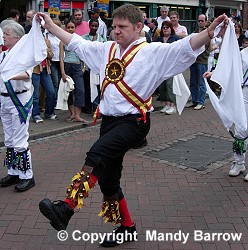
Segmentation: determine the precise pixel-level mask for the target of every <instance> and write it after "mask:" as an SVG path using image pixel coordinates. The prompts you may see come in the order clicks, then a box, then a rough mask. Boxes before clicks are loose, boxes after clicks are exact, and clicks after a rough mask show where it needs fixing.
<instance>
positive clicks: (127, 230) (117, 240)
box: [101, 224, 138, 247]
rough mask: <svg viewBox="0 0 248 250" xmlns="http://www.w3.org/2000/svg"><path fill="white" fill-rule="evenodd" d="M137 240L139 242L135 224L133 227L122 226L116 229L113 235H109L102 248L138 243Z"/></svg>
mask: <svg viewBox="0 0 248 250" xmlns="http://www.w3.org/2000/svg"><path fill="white" fill-rule="evenodd" d="M117 235H118V236H117ZM120 235H122V236H120ZM137 240H138V234H137V231H136V226H135V224H134V225H133V226H131V227H125V226H122V225H121V226H119V227H117V228H115V229H114V230H113V232H112V234H111V235H108V236H106V237H105V238H104V240H103V242H102V243H101V246H103V247H115V246H118V245H120V244H122V243H124V242H130V241H137Z"/></svg>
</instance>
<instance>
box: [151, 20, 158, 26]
mask: <svg viewBox="0 0 248 250" xmlns="http://www.w3.org/2000/svg"><path fill="white" fill-rule="evenodd" d="M151 21H152V23H154V24H155V26H156V27H158V21H157V20H156V19H155V18H152V19H151Z"/></svg>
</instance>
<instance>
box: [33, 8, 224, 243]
mask: <svg viewBox="0 0 248 250" xmlns="http://www.w3.org/2000/svg"><path fill="white" fill-rule="evenodd" d="M39 16H42V17H43V18H44V20H45V24H44V26H45V28H46V29H48V30H50V31H51V32H52V33H53V34H54V35H56V36H58V38H59V39H61V41H62V42H63V43H64V44H67V45H68V49H70V50H71V51H74V52H75V53H77V55H78V56H79V57H80V59H81V60H83V61H84V62H86V64H87V65H88V66H89V67H90V68H91V70H93V71H94V72H95V73H97V74H99V75H100V81H101V82H102V88H101V101H100V106H98V109H97V115H98V116H97V117H100V116H99V115H100V114H101V117H102V121H101V128H100V138H99V139H98V140H97V141H96V142H95V143H94V144H93V146H92V147H91V149H90V150H89V151H88V153H87V156H86V158H85V163H84V165H83V167H82V170H81V171H80V172H79V173H77V174H76V175H75V176H74V177H73V178H72V183H71V184H70V186H69V187H68V188H67V195H66V196H67V197H66V198H65V199H64V201H61V200H60V201H54V202H52V201H51V200H49V199H47V198H46V199H43V200H42V201H40V203H39V209H40V211H41V213H42V214H43V215H44V216H45V217H46V218H47V219H48V220H49V221H50V224H51V225H52V226H53V227H54V228H55V229H56V230H65V229H66V228H67V225H68V223H69V221H70V219H71V218H72V216H73V214H74V209H76V207H78V208H81V207H82V206H83V202H84V199H85V198H86V197H88V195H89V192H90V190H91V189H92V188H93V187H94V186H95V185H96V183H97V182H98V183H99V185H100V189H101V192H102V193H103V204H102V207H101V212H100V216H102V217H106V220H105V221H106V222H113V223H115V224H116V223H120V226H119V227H118V228H116V229H115V230H114V232H113V233H112V234H111V235H109V234H108V235H106V237H105V238H104V239H103V241H102V243H101V244H102V246H105V247H113V246H117V245H119V244H120V242H118V238H120V237H121V238H122V239H124V240H123V242H121V243H124V242H126V241H134V240H135V237H134V236H135V235H136V236H137V231H136V226H135V223H134V222H133V219H132V217H131V215H130V213H129V210H128V206H127V202H126V199H125V198H124V194H123V191H122V189H121V186H120V183H121V174H122V169H123V159H124V156H125V154H126V153H127V151H128V150H130V149H131V148H132V147H133V146H134V145H135V143H136V142H137V141H139V140H141V139H143V138H144V137H145V136H146V135H147V134H148V132H149V129H150V112H151V111H152V109H153V108H152V103H151V95H152V93H153V92H154V90H155V89H156V88H157V87H158V86H159V85H160V84H161V82H162V81H163V80H165V79H168V78H170V77H172V76H173V75H176V74H179V73H181V72H183V71H184V70H185V69H187V68H188V67H189V66H190V65H191V64H192V63H193V62H194V60H195V59H196V57H197V55H198V54H200V53H201V52H202V51H203V48H202V46H203V45H204V44H206V43H209V42H210V40H211V39H212V38H213V36H214V30H215V28H216V26H217V25H219V23H221V22H222V21H223V20H225V24H226V23H227V21H228V19H227V17H226V15H222V16H220V17H218V18H216V20H215V21H214V23H213V24H211V26H210V27H209V29H208V30H206V31H203V32H201V33H199V34H195V35H194V36H191V37H185V38H184V39H180V40H179V41H177V42H174V43H172V44H164V43H149V44H148V43H145V38H140V32H141V30H142V28H143V17H142V12H141V11H140V9H139V8H138V7H136V6H134V5H131V4H125V5H121V6H120V7H118V8H116V9H115V10H114V12H113V15H112V17H113V27H114V30H115V39H116V43H115V42H106V43H101V42H97V41H95V42H90V41H86V40H85V39H83V38H82V37H79V36H78V35H76V34H70V33H66V32H65V31H64V30H61V29H60V28H59V27H58V26H56V25H54V24H53V22H52V20H51V19H50V17H49V16H48V15H46V14H44V13H39ZM39 16H37V20H38V21H40V19H39ZM225 28H226V25H224V26H223V27H222V28H221V30H220V33H219V34H218V35H223V34H224V32H225ZM175 58H179V60H175ZM117 237H118V238H117Z"/></svg>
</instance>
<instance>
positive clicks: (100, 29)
mask: <svg viewBox="0 0 248 250" xmlns="http://www.w3.org/2000/svg"><path fill="white" fill-rule="evenodd" d="M98 22H99V27H98V29H97V32H96V33H98V34H100V35H101V36H102V38H104V39H105V41H107V26H106V24H105V22H103V20H102V19H101V18H100V17H99V18H98Z"/></svg>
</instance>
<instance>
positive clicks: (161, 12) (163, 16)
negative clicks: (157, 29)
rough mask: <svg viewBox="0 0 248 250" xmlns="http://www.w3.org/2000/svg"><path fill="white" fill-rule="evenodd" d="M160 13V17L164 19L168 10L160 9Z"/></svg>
mask: <svg viewBox="0 0 248 250" xmlns="http://www.w3.org/2000/svg"><path fill="white" fill-rule="evenodd" d="M160 14H161V17H162V18H163V19H165V18H166V17H167V15H168V11H167V10H160Z"/></svg>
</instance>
